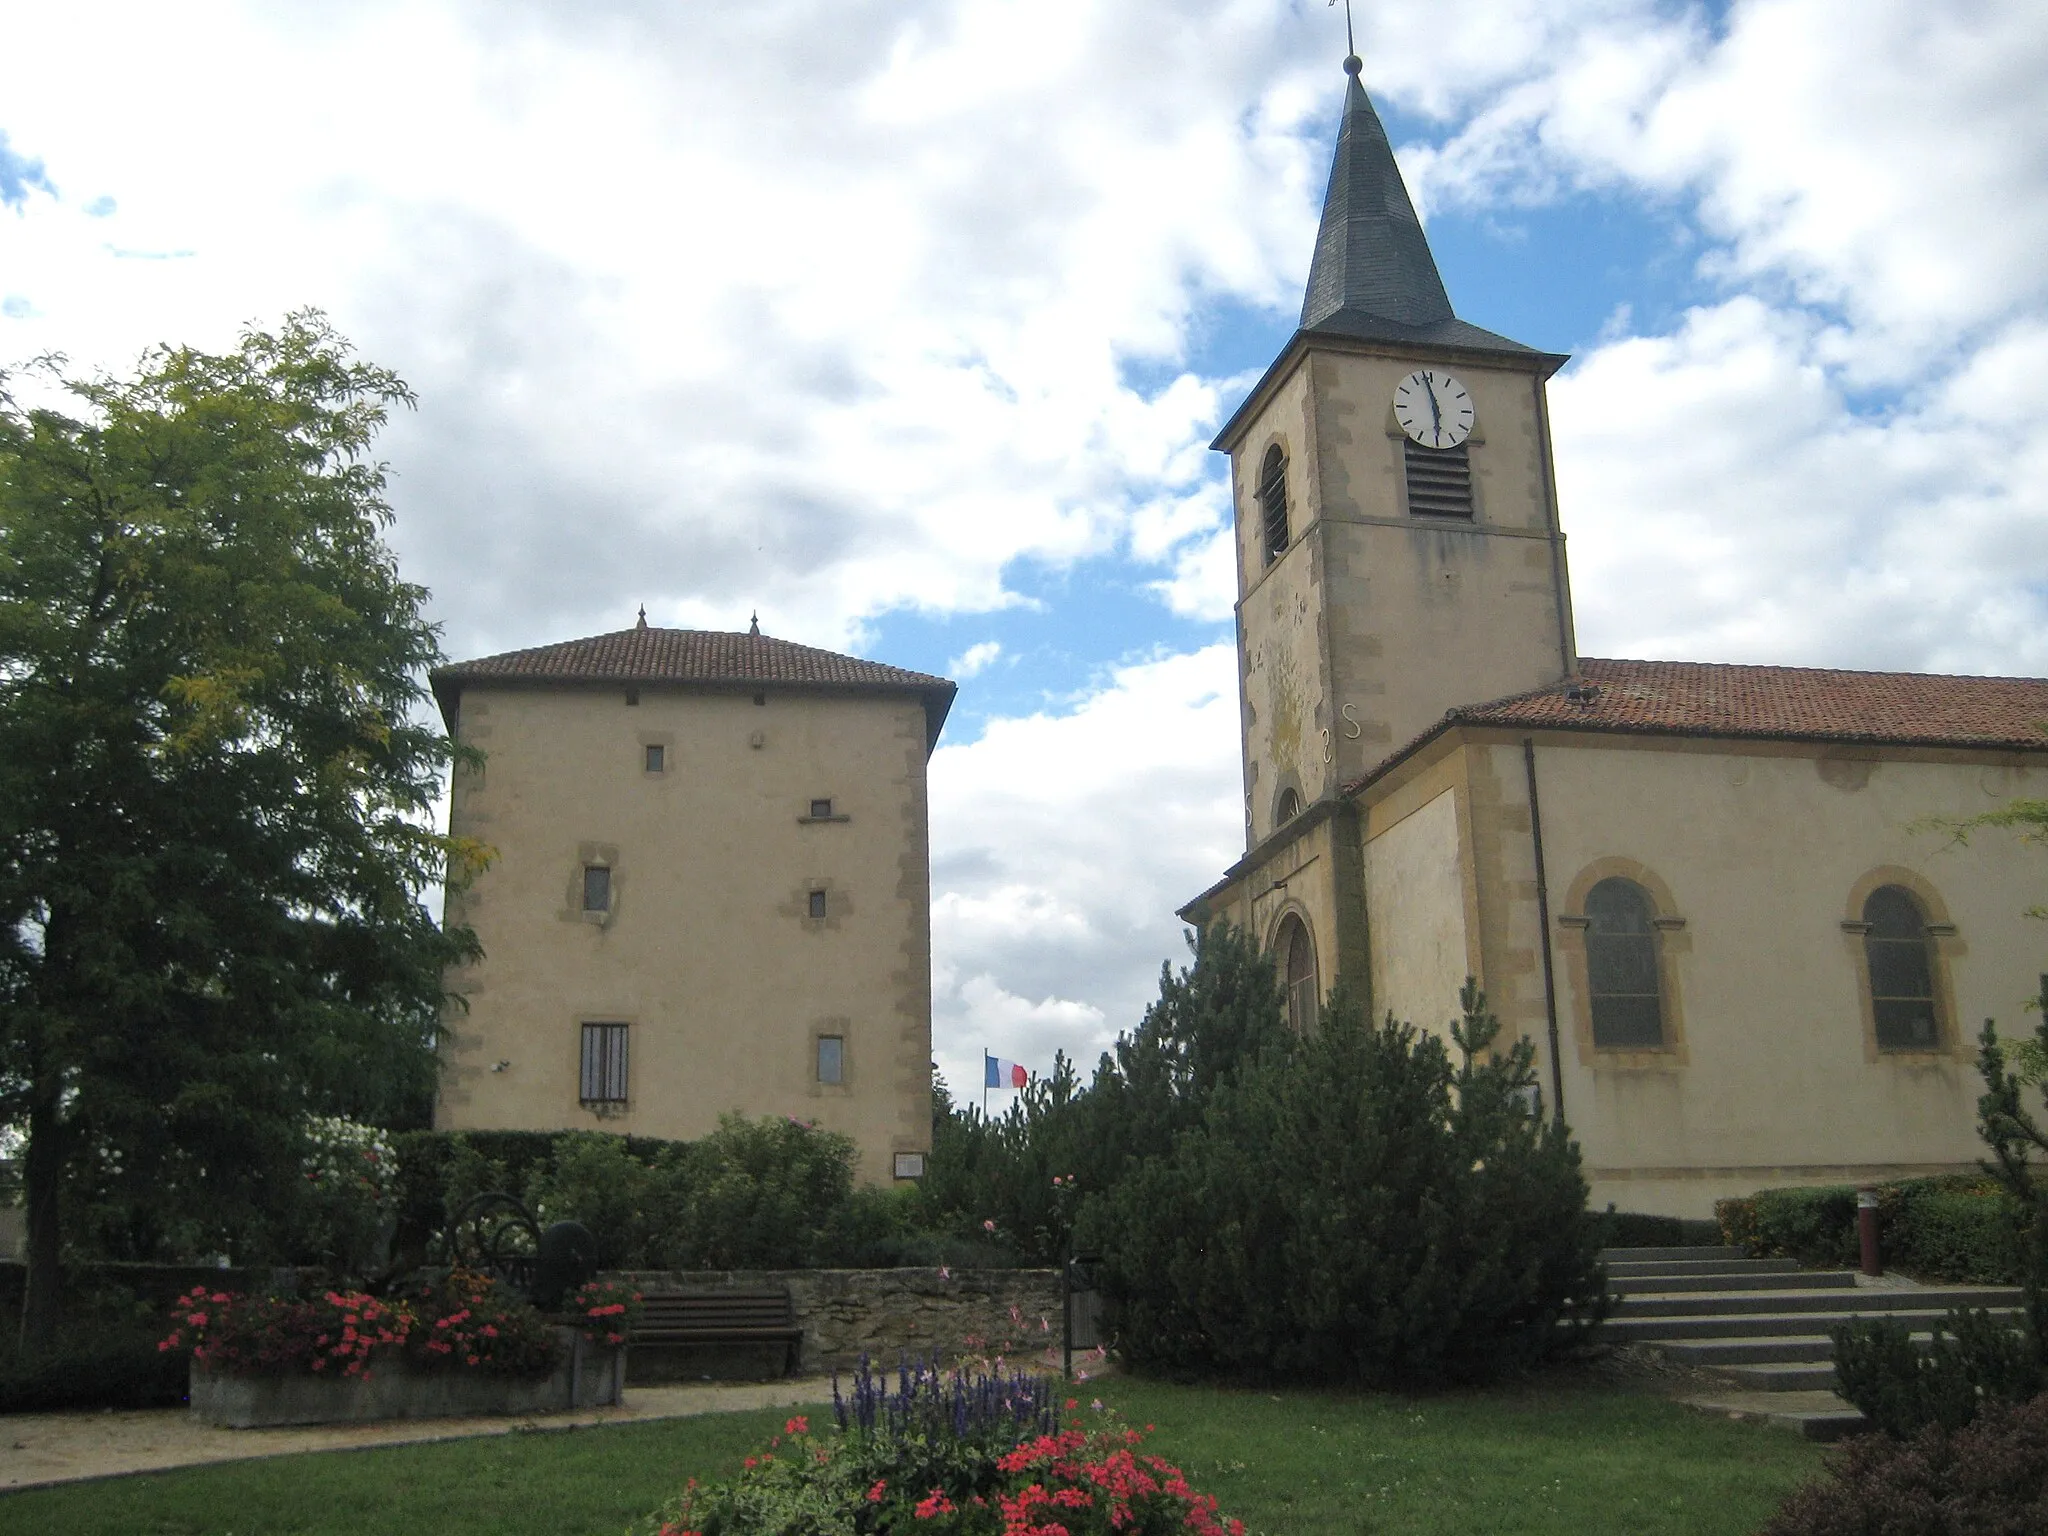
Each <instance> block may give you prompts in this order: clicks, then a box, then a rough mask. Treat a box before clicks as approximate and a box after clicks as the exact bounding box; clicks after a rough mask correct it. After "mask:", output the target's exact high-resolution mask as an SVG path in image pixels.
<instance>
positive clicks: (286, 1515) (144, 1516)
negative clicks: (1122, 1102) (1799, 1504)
mask: <svg viewBox="0 0 2048 1536" xmlns="http://www.w3.org/2000/svg"><path fill="white" fill-rule="evenodd" d="M1076 1390H1077V1391H1078V1392H1079V1393H1080V1394H1081V1396H1082V1397H1083V1399H1084V1400H1086V1399H1087V1398H1089V1397H1091V1396H1093V1395H1094V1393H1095V1392H1097V1391H1099V1393H1100V1395H1101V1397H1102V1398H1103V1400H1104V1401H1105V1402H1108V1403H1110V1404H1112V1405H1113V1406H1115V1407H1117V1408H1118V1409H1120V1410H1121V1411H1122V1412H1123V1413H1124V1415H1125V1416H1126V1417H1127V1418H1128V1419H1130V1420H1131V1422H1133V1423H1135V1424H1138V1425H1141V1426H1142V1425H1145V1424H1156V1425H1157V1426H1158V1428H1157V1431H1156V1433H1155V1434H1154V1435H1153V1436H1152V1437H1151V1440H1150V1445H1151V1447H1152V1448H1153V1449H1155V1450H1157V1451H1158V1452H1159V1453H1160V1454H1162V1455H1165V1456H1168V1457H1170V1458H1172V1459H1174V1460H1176V1461H1178V1462H1179V1463H1180V1464H1181V1465H1182V1466H1183V1467H1184V1468H1185V1469H1186V1470H1187V1472H1188V1476H1189V1480H1190V1481H1191V1482H1192V1483H1193V1484H1194V1485H1195V1486H1196V1487H1197V1488H1200V1489H1202V1490H1204V1491H1206V1492H1212V1493H1214V1494H1215V1495H1216V1496H1217V1497H1218V1498H1219V1499H1221V1500H1222V1502H1223V1508H1224V1511H1225V1513H1227V1514H1233V1515H1237V1516H1239V1517H1241V1518H1242V1519H1243V1520H1244V1521H1245V1522H1246V1524H1247V1525H1248V1526H1249V1527H1250V1528H1251V1530H1252V1531H1253V1532H1255V1533H1259V1536H1363V1533H1372V1536H1381V1533H1389V1536H1393V1533H1398V1536H1433V1533H1439V1532H1440V1533H1443V1536H1451V1533H1456V1536H1505V1533H1517V1536H1521V1533H1527V1536H1550V1533H1555V1536H1609V1533H1612V1536H1662V1533H1669V1536H1722V1533H1726V1536H1744V1533H1747V1532H1749V1531H1752V1530H1754V1529H1755V1527H1756V1526H1757V1525H1758V1524H1759V1523H1761V1522H1762V1520H1763V1518H1764V1517H1765V1515H1766V1514H1768V1513H1769V1511H1770V1510H1771V1509H1772V1508H1773V1507H1774V1506H1775V1505H1776V1503H1777V1501H1778V1500H1779V1499H1780V1498H1781V1497H1783V1495H1784V1494H1785V1492H1786V1491H1787V1490H1789V1489H1790V1488H1791V1487H1792V1486H1793V1485H1794V1484H1796V1483H1798V1482H1800V1481H1801V1480H1803V1479H1804V1478H1806V1477H1808V1476H1810V1475H1811V1474H1812V1473H1813V1471H1814V1470H1815V1468H1816V1466H1817V1465H1818V1461H1819V1453H1818V1451H1817V1450H1816V1448H1814V1447H1812V1446H1810V1445H1807V1444H1806V1443H1805V1442H1803V1441H1801V1440H1799V1439H1797V1438H1796V1437H1794V1436H1792V1435H1790V1434H1787V1433H1785V1432H1784V1431H1782V1430H1772V1429H1767V1428H1763V1427H1760V1426H1755V1425H1748V1424H1733V1423H1728V1422H1726V1421H1724V1420H1719V1419H1713V1418H1709V1417H1706V1416H1704V1415H1701V1414H1697V1413H1694V1412H1692V1411H1690V1410H1688V1409H1684V1408H1680V1407H1677V1406H1675V1405H1673V1404H1670V1403H1666V1402H1663V1401H1660V1400H1658V1399H1656V1398H1653V1397H1648V1396H1643V1395H1639V1394H1635V1393H1629V1392H1620V1391H1611V1390H1603V1389H1597V1388H1589V1387H1578V1386H1556V1385H1551V1386H1542V1387H1530V1388H1522V1389H1500V1390H1495V1391H1491V1392H1486V1393H1477V1392H1474V1393H1459V1394H1454V1395H1449V1396H1443V1397H1431V1398H1417V1399H1407V1398H1396V1397H1387V1396H1380V1395H1363V1394H1338V1393H1333V1394H1319V1393H1305V1392H1294V1393H1286V1394H1273V1393H1267V1392H1253V1391H1220V1390H1214V1389H1205V1388H1196V1387H1175V1386H1167V1385H1160V1384H1153V1383H1143V1382H1129V1381H1116V1382H1105V1383H1102V1384H1101V1385H1100V1387H1098V1388H1094V1389H1090V1388H1086V1387H1083V1388H1077V1389H1076ZM787 1413H788V1410H786V1409H773V1410H767V1411H762V1412H754V1413H737V1414H722V1415H718V1416H716V1417H709V1418H698V1419H675V1420H669V1421H666V1422H663V1423H658V1424H636V1425H626V1426H620V1427H617V1428H604V1429H588V1430H577V1431H573V1432H568V1433H551V1434H525V1435H511V1436H500V1437H495V1438H491V1439H483V1440H467V1441H450V1442H443V1443H441V1444H437V1445H421V1446H400V1447H394V1448H391V1449H387V1450H373V1451H350V1452H339V1453H331V1454H315V1455H307V1456H292V1457H280V1458H274V1459H271V1460H265V1461H249V1462H238V1463H234V1464H231V1465H226V1466H213V1467H195V1468H192V1469H190V1470H188V1471H181V1472H168V1473H158V1474H152V1475H148V1476H141V1477H126V1478H115V1479H110V1480H108V1481H105V1482H98V1483H85V1484H77V1485H73V1486H71V1487H65V1488H50V1489H36V1490H31V1491H29V1492H26V1493H16V1494H7V1495H0V1531H5V1532H9V1533H12V1532H16V1531H19V1532H22V1533H24V1536H26V1533H28V1532H36V1533H38V1536H117V1533H118V1536H486V1533H488V1536H527V1533H532V1536H543V1533H545V1536H583V1533H593V1536H618V1533H619V1532H621V1531H623V1530H624V1528H625V1526H626V1525H627V1523H628V1522H629V1521H631V1520H632V1519H634V1518H635V1517H636V1516H638V1515H640V1514H642V1513H644V1512H646V1511H647V1510H649V1509H652V1508H653V1507H654V1506H656V1505H657V1504H659V1503H661V1502H662V1501H663V1500H664V1499H665V1498H667V1497H668V1496H669V1495H670V1494H671V1493H673V1492H674V1491H675V1490H676V1489H677V1488H679V1487H680V1486H681V1484H682V1483H683V1481H684V1480H685V1479H687V1478H689V1477H690V1476H692V1475H695V1476H698V1477H707V1476H708V1477H716V1476H719V1475H721V1474H722V1473H724V1472H726V1471H728V1470H730V1469H731V1468H732V1467H733V1466H734V1465H735V1464H736V1463H737V1461H738V1459H739V1458H740V1457H741V1456H742V1455H744V1454H745V1453H746V1452H747V1451H748V1450H750V1449H753V1448H755V1447H757V1446H758V1445H759V1444H760V1443H761V1442H762V1441H764V1440H765V1439H766V1438H767V1437H768V1436H769V1435H770V1434H772V1433H774V1432H775V1431H776V1430H778V1429H779V1428H780V1427H781V1424H782V1420H783V1419H784V1418H785V1417H786V1416H787Z"/></svg>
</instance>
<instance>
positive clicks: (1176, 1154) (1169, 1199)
mask: <svg viewBox="0 0 2048 1536" xmlns="http://www.w3.org/2000/svg"><path fill="white" fill-rule="evenodd" d="M1460 1001H1461V1004H1462V1006H1463V1009H1464V1017H1463V1018H1462V1019H1461V1020H1459V1021H1457V1022H1455V1023H1454V1024H1453V1025H1452V1028H1451V1036H1452V1041H1453V1044H1454V1045H1455V1046H1456V1047H1457V1048H1458V1050H1459V1053H1460V1056H1461V1063H1459V1064H1454V1063H1453V1061H1452V1059H1451V1055H1450V1052H1449V1051H1448V1050H1447V1049H1446V1048H1445V1045H1444V1043H1443V1041H1442V1040H1440V1039H1439V1038H1438V1037H1436V1036H1435V1035H1433V1034H1428V1033H1425V1032H1422V1031H1419V1030H1417V1029H1416V1028H1414V1027H1413V1026H1412V1025H1408V1024H1401V1023H1397V1022H1396V1021H1395V1020H1394V1019H1393V1018H1392V1017H1391V1016H1390V1017H1389V1018H1388V1019H1387V1020H1386V1022H1385V1023H1383V1024H1381V1025H1377V1026H1375V1025H1373V1024H1371V1023H1370V1022H1369V1021H1368V1020H1367V1019H1366V1017H1365V1013H1364V1009H1363V1008H1362V1006H1361V1005H1360V1004H1359V1003H1358V1002H1357V1001H1356V1000H1355V999H1353V998H1351V997H1350V996H1348V995H1347V994H1346V993H1345V991H1344V990H1343V989H1342V987H1341V986H1340V987H1339V988H1338V989H1336V990H1334V991H1333V992H1332V994H1331V996H1330V999H1329V1002H1328V1004H1327V1005H1326V1007H1325V1009H1324V1012H1323V1017H1322V1020H1321V1022H1320V1024H1319V1025H1318V1027H1317V1029H1316V1031H1315V1032H1314V1033H1313V1034H1312V1035H1311V1036H1310V1037H1308V1038H1306V1039H1296V1038H1294V1037H1293V1036H1291V1035H1288V1034H1285V1033H1284V1032H1283V1033H1281V1034H1278V1035H1275V1036H1272V1037H1269V1038H1268V1039H1267V1040H1266V1041H1265V1042H1264V1043H1263V1045H1262V1046H1261V1048H1260V1049H1259V1051H1258V1052H1257V1054H1256V1055H1254V1056H1252V1057H1251V1058H1250V1059H1248V1060H1245V1061H1243V1062H1242V1064H1241V1065H1240V1066H1239V1067H1238V1069H1237V1070H1236V1071H1235V1072H1232V1073H1228V1074H1225V1075H1224V1076H1222V1077H1221V1079H1220V1080H1219V1081H1218V1082H1217V1083H1216V1084H1215V1085H1214V1086H1213V1088H1212V1089H1211V1091H1210V1093H1209V1094H1208V1095H1207V1096H1206V1104H1205V1106H1204V1107H1203V1110H1202V1113H1201V1115H1200V1118H1199V1119H1198V1120H1196V1121H1195V1122H1194V1123H1192V1124H1191V1125H1190V1126H1189V1127H1188V1128H1187V1129H1185V1130H1182V1131H1181V1132H1180V1133H1179V1134H1178V1135H1177V1136H1176V1137H1175V1138H1174V1140H1173V1142H1172V1144H1171V1147H1170V1149H1169V1150H1168V1151H1166V1152H1164V1153H1160V1154H1156V1155H1153V1156H1151V1157H1148V1158H1146V1159H1144V1160H1143V1161H1142V1162H1141V1163H1140V1164H1138V1166H1136V1167H1135V1168H1134V1169H1131V1170H1130V1171H1128V1172H1127V1173H1126V1174H1125V1176H1124V1177H1123V1178H1122V1179H1120V1180H1119V1181H1118V1182H1117V1183H1116V1185H1115V1186H1114V1188H1112V1189H1111V1190H1110V1191H1109V1192H1108V1193H1107V1194H1106V1195H1105V1196H1103V1197H1102V1198H1101V1199H1100V1200H1097V1201H1093V1202H1091V1203H1090V1204H1089V1205H1088V1206H1087V1207H1086V1208H1085V1210H1084V1212H1083V1217H1082V1238H1083V1241H1085V1242H1087V1243H1088V1244H1089V1245H1090V1246H1091V1247H1092V1248H1093V1249H1094V1250H1095V1251H1097V1252H1099V1253H1100V1254H1101V1255H1102V1256H1103V1259H1104V1264H1103V1283H1104V1287H1105V1289H1106V1290H1107V1292H1108V1293H1109V1296H1110V1299H1111V1301H1112V1304H1113V1307H1114V1309H1115V1315H1116V1326H1117V1337H1118V1344H1119V1346H1120V1348H1121V1350H1122V1351H1123V1353H1124V1355H1125V1356H1126V1358H1128V1359H1129V1360H1130V1361H1131V1362H1132V1363H1133V1364H1134V1365H1136V1366H1138V1367H1140V1368H1149V1369H1154V1370H1164V1371H1168V1372H1176V1373H1178V1372H1222V1373H1226V1374H1231V1375H1242V1376H1249V1377H1272V1378H1285V1379H1288V1380H1291V1381H1297V1382H1304V1381H1308V1382H1333V1383H1335V1382H1344V1383H1358V1384H1365V1385H1374V1386H1383V1385H1384V1386H1393V1385H1404V1386H1428V1385H1438V1384H1443V1383H1449V1382H1465V1381H1476V1380H1482V1379H1485V1378H1488V1377H1491V1376H1495V1375H1498V1374H1500V1373H1501V1372H1503V1371H1506V1370H1512V1369H1514V1368H1516V1367H1518V1366H1522V1365H1526V1364H1529V1363H1532V1362H1534V1361H1535V1360H1537V1359H1538V1358H1540V1357H1541V1356H1543V1355H1545V1354H1547V1353H1549V1352H1550V1351H1552V1350H1554V1349H1556V1348H1558V1347H1559V1346H1560V1344H1562V1343H1564V1342H1567V1341H1568V1340H1570V1339H1571V1338H1572V1337H1574V1336H1575V1332H1576V1329H1577V1328H1579V1327H1583V1326H1585V1325H1587V1324H1590V1323H1591V1322H1592V1321H1595V1320H1597V1319H1598V1317H1599V1316H1601V1315H1602V1313H1603V1311H1604V1308H1605V1305H1606V1302H1605V1298H1604V1294H1603V1293H1604V1290H1605V1284H1604V1276H1603V1274H1602V1272H1601V1270H1600V1267H1599V1263H1598V1250H1599V1247H1600V1230H1599V1226H1598V1223H1597V1220H1596V1219H1595V1218H1594V1217H1593V1215H1592V1214H1591V1213H1590V1212H1588V1210H1587V1209H1586V1185H1585V1180H1584V1178H1583V1176H1582V1174H1581V1171H1580V1166H1579V1153H1578V1148H1577V1145H1576V1144H1575V1143H1574V1142H1573V1141H1572V1140H1571V1139H1570V1136H1569V1134H1568V1132H1567V1131H1566V1130H1565V1129H1564V1128H1563V1127H1562V1126H1561V1125H1560V1124H1558V1123H1557V1122H1555V1121H1553V1120H1550V1119H1547V1118H1545V1117H1544V1116H1542V1115H1541V1114H1540V1113H1539V1112H1538V1111H1537V1109H1536V1107H1535V1104H1534V1102H1533V1092H1532V1090H1533V1089H1534V1087H1535V1074H1534V1072H1533V1070H1532V1062H1533V1056H1534V1049H1533V1047H1532V1046H1531V1045H1530V1044H1529V1042H1528V1041H1526V1040H1518V1041H1516V1042H1514V1043H1513V1044H1512V1045H1511V1046H1509V1047H1508V1048H1507V1049H1505V1050H1502V1051H1494V1050H1493V1049H1492V1047H1493V1046H1494V1044H1495V1041H1496V1040H1497V1038H1498V1034H1499V1028H1500V1026H1499V1023H1498V1021H1497V1020H1495V1019H1494V1018H1493V1017H1492V1016H1491V1015H1490V1014H1489V1013H1487V1011H1486V1007H1485V998H1484V995H1483V994H1481V993H1480V992H1479V991H1478V989H1477V988H1476V987H1475V986H1473V985H1472V984H1471V983H1470V982H1468V983H1467V985H1466V988H1465V991H1464V993H1463V994H1462V997H1461V999H1460Z"/></svg>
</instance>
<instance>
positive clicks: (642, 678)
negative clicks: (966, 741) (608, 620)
mask: <svg viewBox="0 0 2048 1536" xmlns="http://www.w3.org/2000/svg"><path fill="white" fill-rule="evenodd" d="M431 680H432V682H433V686H434V694H435V697H436V698H438V699H439V700H440V701H441V708H442V711H443V712H444V713H447V714H450V715H452V714H453V711H454V706H455V701H456V700H457V699H458V698H459V697H460V695H461V693H462V690H463V689H464V688H465V687H474V686H476V685H478V684H483V683H491V684H497V685H500V686H504V685H510V686H513V687H522V686H546V685H549V684H558V685H562V686H566V687H575V686H591V685H599V684H604V685H610V686H615V687H616V686H619V685H622V684H643V685H648V686H659V685H661V684H684V685H688V684H697V685H701V686H704V687H712V688H716V687H728V688H741V687H747V686H750V685H751V686H757V687H767V688H777V689H780V688H793V689H820V690H824V691H828V692H834V693H837V692H845V691H849V690H851V691H867V690H876V691H887V692H896V693H901V692H914V693H918V694H922V695H923V696H924V699H925V710H926V714H927V716H928V717H929V719H930V723H931V736H932V739H933V740H935V741H936V740H937V738H938V731H939V726H940V725H941V724H942V723H943V722H944V720H945V718H946V711H947V710H948V709H949V708H950V707H951V705H952V701H953V695H954V693H955V692H957V689H956V687H955V685H954V684H953V683H952V682H951V681H950V680H949V679H947V678H943V677H935V676H933V675H932V674H931V673H929V672H911V671H908V670H906V669H905V668H902V667H891V666H885V665H884V664H883V663H881V662H879V661H866V660H863V659H862V658H861V657H858V656H842V655H841V654H839V652H837V651H822V650H819V649H818V648H817V647H816V646H810V645H798V644H797V643H796V642H795V641H793V640H777V639H775V638H773V637H772V636H769V635H762V634H735V633H729V632H727V631H725V630H715V629H658V628H655V627H653V626H651V625H640V626H637V627H635V628H633V629H620V630H614V631H613V632H612V633H610V634H607V635H591V636H590V637H588V638H587V639H583V640H564V641H561V642H560V643H558V644H555V645H538V646H534V647H533V648H531V649H530V650H524V651H504V652H501V653H500V654H498V655H496V656H482V657H478V658H477V659H476V660H474V661H461V662H456V663H454V664H453V665H451V666H446V667H440V668H437V669H436V670H435V672H434V673H433V676H432V679H431Z"/></svg>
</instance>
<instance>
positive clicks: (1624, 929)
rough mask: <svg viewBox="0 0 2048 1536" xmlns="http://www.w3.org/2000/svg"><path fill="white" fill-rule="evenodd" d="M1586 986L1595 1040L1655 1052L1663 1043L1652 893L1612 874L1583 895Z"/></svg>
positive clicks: (1612, 1046)
mask: <svg viewBox="0 0 2048 1536" xmlns="http://www.w3.org/2000/svg"><path fill="white" fill-rule="evenodd" d="M1586 917H1587V919H1588V921H1587V925H1586V990H1587V992H1588V993H1589V994H1590V996H1591V1000H1592V1005H1593V1044H1594V1045H1595V1046H1596V1047H1600V1048H1603V1049H1610V1050H1645V1049H1649V1050H1655V1049H1657V1048H1659V1047H1661V1046H1662V1045H1663V1044H1664V999H1663V996H1662V993H1661V989H1660V987H1659V985H1658V977H1657V929H1656V925H1655V924H1654V923H1652V922H1651V921H1650V895H1649V892H1647V891H1645V890H1644V889H1643V888H1642V887H1641V886H1640V885H1637V884H1636V883H1635V882H1634V881H1633V880H1623V879H1621V878H1620V877H1618V876H1616V877H1614V878H1611V879H1607V880H1602V881H1601V882H1600V883H1599V884H1598V885H1596V886H1594V887H1593V889H1592V890H1590V891H1588V892H1587V893H1586Z"/></svg>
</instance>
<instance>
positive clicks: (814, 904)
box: [811, 891, 825, 917]
mask: <svg viewBox="0 0 2048 1536" xmlns="http://www.w3.org/2000/svg"><path fill="white" fill-rule="evenodd" d="M824 915H825V893H824V892H823V891H813V892H811V916H813V917H823V916H824Z"/></svg>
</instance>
